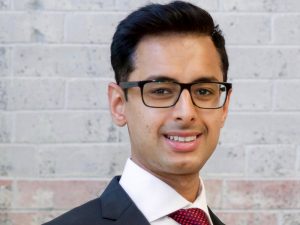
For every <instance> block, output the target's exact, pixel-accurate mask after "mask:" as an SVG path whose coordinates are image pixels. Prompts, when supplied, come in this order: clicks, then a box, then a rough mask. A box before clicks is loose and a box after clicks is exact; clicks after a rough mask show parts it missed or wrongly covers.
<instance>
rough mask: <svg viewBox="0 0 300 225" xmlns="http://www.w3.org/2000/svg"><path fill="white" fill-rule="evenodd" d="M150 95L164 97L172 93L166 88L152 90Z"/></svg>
mask: <svg viewBox="0 0 300 225" xmlns="http://www.w3.org/2000/svg"><path fill="white" fill-rule="evenodd" d="M151 93H152V94H156V95H166V94H170V93H172V91H171V90H169V89H166V88H156V89H153V90H152V91H151Z"/></svg>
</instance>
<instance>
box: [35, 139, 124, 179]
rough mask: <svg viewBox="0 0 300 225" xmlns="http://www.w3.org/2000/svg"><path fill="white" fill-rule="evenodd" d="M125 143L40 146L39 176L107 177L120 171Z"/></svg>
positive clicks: (122, 165) (122, 164)
mask: <svg viewBox="0 0 300 225" xmlns="http://www.w3.org/2000/svg"><path fill="white" fill-rule="evenodd" d="M128 157H129V145H120V144H117V145H116V144H113V145H112V144H101V145H92V146H90V145H79V146H78V145H72V146H70V145H68V146H57V145H52V146H47V147H41V148H40V161H39V168H40V174H41V176H43V177H53V176H54V177H107V178H110V177H112V176H114V175H116V174H121V172H122V170H123V167H124V164H125V161H126V159H127V158H128Z"/></svg>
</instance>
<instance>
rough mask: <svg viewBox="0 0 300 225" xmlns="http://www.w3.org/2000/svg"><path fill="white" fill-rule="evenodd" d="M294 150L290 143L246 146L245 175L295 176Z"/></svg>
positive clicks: (295, 152) (295, 157)
mask: <svg viewBox="0 0 300 225" xmlns="http://www.w3.org/2000/svg"><path fill="white" fill-rule="evenodd" d="M296 150H297V149H296V147H295V146H290V145H273V146H250V147H247V149H246V151H247V164H246V166H247V169H246V171H247V176H250V177H285V178H286V177H295V175H296V160H297V151H296Z"/></svg>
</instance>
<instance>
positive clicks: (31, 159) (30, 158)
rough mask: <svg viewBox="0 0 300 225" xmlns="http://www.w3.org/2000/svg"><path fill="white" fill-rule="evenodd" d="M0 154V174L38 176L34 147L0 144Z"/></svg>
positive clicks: (6, 175)
mask: <svg viewBox="0 0 300 225" xmlns="http://www.w3.org/2000/svg"><path fill="white" fill-rule="evenodd" d="M0 156H1V157H0V176H2V177H13V176H17V177H36V176H38V158H37V154H36V150H35V149H34V147H31V146H14V145H10V146H9V145H0Z"/></svg>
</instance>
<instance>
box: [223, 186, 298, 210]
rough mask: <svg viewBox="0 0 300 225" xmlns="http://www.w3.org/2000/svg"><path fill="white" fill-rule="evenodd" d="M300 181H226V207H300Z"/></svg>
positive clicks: (224, 199) (224, 197) (224, 202)
mask: <svg viewBox="0 0 300 225" xmlns="http://www.w3.org/2000/svg"><path fill="white" fill-rule="evenodd" d="M299 190H300V181H295V180H282V181H226V184H225V193H224V195H223V208H224V209H299V208H300V194H299Z"/></svg>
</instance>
